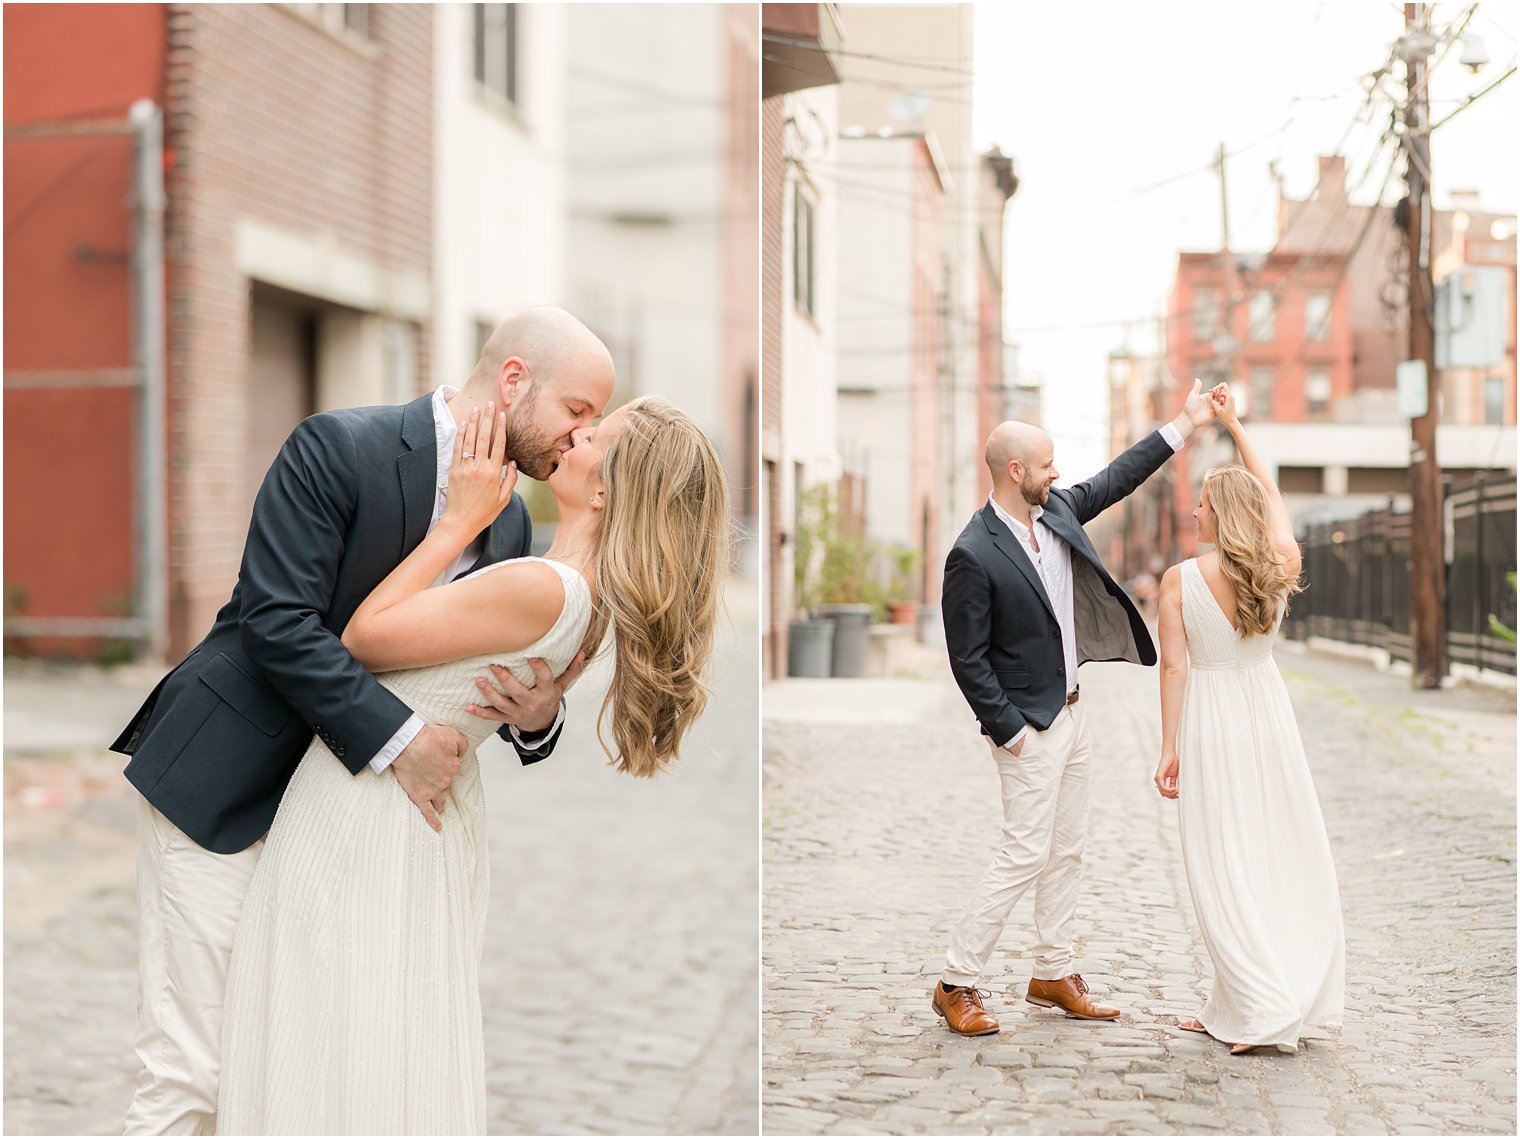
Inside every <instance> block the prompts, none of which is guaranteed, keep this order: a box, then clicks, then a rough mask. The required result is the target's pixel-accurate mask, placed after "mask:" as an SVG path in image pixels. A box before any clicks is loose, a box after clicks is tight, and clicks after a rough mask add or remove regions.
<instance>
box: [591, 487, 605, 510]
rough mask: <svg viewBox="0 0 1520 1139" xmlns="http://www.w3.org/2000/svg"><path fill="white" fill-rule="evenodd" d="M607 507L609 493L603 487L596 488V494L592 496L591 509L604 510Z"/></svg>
mask: <svg viewBox="0 0 1520 1139" xmlns="http://www.w3.org/2000/svg"><path fill="white" fill-rule="evenodd" d="M606 506H607V492H606V490H605V489H603V488H602V487H597V488H596V493H594V494H593V495H592V496H591V509H592V510H604V509H606Z"/></svg>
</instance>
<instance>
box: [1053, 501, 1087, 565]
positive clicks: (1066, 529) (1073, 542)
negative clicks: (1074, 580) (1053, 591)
mask: <svg viewBox="0 0 1520 1139" xmlns="http://www.w3.org/2000/svg"><path fill="white" fill-rule="evenodd" d="M1041 517H1043V518H1044V520H1045V525H1047V526H1049V527H1050V528H1051V529H1052V530H1053V531H1055V533H1056V536H1057V537H1059V538H1060V539H1061V540H1062V541H1063V542H1065V543H1066V544H1067V545H1068V546H1070V547H1071V548H1072V551H1073V552H1074V553H1079V554H1081V555H1082V556H1083V557H1086V556H1087V544H1088V543H1087V532H1086V531H1085V530H1083V529H1082V527H1081V526H1079V525H1077V524H1076V523H1075V522H1073V521H1072V520H1071V519H1069V518H1067V517H1066V515H1065V514H1062V513H1060V512H1058V511H1055V510H1051V509H1050V507H1049V506H1047V507H1046V508H1045V513H1044V514H1043V515H1042V516H1041ZM1088 560H1089V561H1091V560H1092V559H1091V558H1088Z"/></svg>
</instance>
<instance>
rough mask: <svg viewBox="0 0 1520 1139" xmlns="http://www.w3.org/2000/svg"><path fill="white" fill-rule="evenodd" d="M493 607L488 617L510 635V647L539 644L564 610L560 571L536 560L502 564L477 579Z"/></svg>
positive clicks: (489, 609)
mask: <svg viewBox="0 0 1520 1139" xmlns="http://www.w3.org/2000/svg"><path fill="white" fill-rule="evenodd" d="M475 580H476V582H478V584H479V587H480V590H481V593H482V594H483V595H484V596H485V597H486V598H487V599H488V600H489V601H490V602H492V603H493V604H490V605H489V607H488V609H487V613H488V614H489V615H490V617H492V618H494V619H495V620H498V621H500V622H501V623H502V625H503V626H505V627H506V628H505V629H504V631H505V632H510V634H511V636H510V638H509V639H510V640H511V641H512V642H514V646H513V647H517V648H521V647H523V646H525V645H529V644H532V643H533V642H534V641H536V640H538V639H539V638H540V637H542V636H543V635H544V634H545V633H547V632H548V631H549V630H550V629H551V628H553V627H554V622H555V621H557V620H559V615H560V612H561V611H562V610H563V609H564V607H565V582H564V579H563V578H561V577H560V575H559V571H558V570H556V569H555V568H554V567H553V566H552V565H550V564H549V563H548V562H545V561H540V560H538V559H523V560H520V561H511V562H503V563H501V564H500V565H498V566H494V567H492V569H491V570H490V572H488V573H483V574H481V575H480V576H479V577H478V578H477V579H475Z"/></svg>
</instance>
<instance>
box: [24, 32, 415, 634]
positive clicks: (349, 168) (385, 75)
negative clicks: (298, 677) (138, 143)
mask: <svg viewBox="0 0 1520 1139" xmlns="http://www.w3.org/2000/svg"><path fill="white" fill-rule="evenodd" d="M432 27H433V22H432V17H431V14H430V12H429V11H428V10H427V9H426V8H425V7H423V6H415V5H363V4H348V5H343V4H290V5H262V4H261V5H177V4H170V5H130V6H121V7H118V6H109V5H101V6H70V5H57V6H54V5H45V6H35V7H34V6H25V7H7V8H6V10H5V33H6V34H5V63H6V68H5V95H6V100H5V120H6V127H7V142H6V163H5V165H6V180H7V187H6V189H7V194H6V202H5V211H6V226H7V230H10V229H11V228H12V226H14V225H18V224H19V223H18V220H17V219H18V216H19V214H20V212H21V211H23V210H27V209H34V210H35V211H36V212H35V213H34V214H33V215H31V216H30V217H27V218H25V219H22V220H24V221H25V223H26V227H27V228H28V229H29V230H30V233H31V234H32V236H31V237H30V238H29V239H28V240H26V241H21V242H13V241H11V240H9V237H8V240H7V242H6V250H5V279H6V284H7V286H8V287H7V289H6V309H7V311H6V349H5V351H6V359H5V370H6V456H5V468H6V506H7V524H6V559H5V575H6V581H7V587H8V590H12V591H20V592H22V593H24V594H25V605H26V609H25V615H26V616H27V617H30V618H40V619H43V620H46V619H49V618H59V617H77V616H89V615H94V614H107V613H111V612H131V611H135V610H138V609H141V608H143V605H142V598H141V597H138V596H133V594H134V592H140V591H141V590H142V589H152V590H158V591H161V593H162V595H163V596H162V598H161V602H162V611H164V612H166V613H167V618H166V626H167V627H166V628H161V629H155V630H151V633H152V639H153V641H154V643H156V644H158V645H161V646H163V647H164V648H165V649H166V651H167V654H168V655H169V656H171V657H173V656H176V655H178V654H180V653H182V652H184V651H185V650H186V649H188V648H189V646H190V645H192V644H193V643H194V642H195V641H196V640H197V639H199V637H200V636H201V635H202V634H203V633H204V632H205V630H206V629H207V628H208V627H209V626H210V623H211V619H212V617H213V615H214V613H215V611H216V609H217V607H218V606H219V605H221V604H222V602H224V601H225V600H226V598H227V595H228V593H229V591H230V589H231V586H232V584H233V581H234V580H235V577H236V574H237V566H238V559H239V555H240V551H241V549H242V545H243V538H244V533H245V530H246V526H247V521H248V515H249V511H250V509H251V505H252V499H253V494H254V491H255V490H256V488H257V485H258V482H259V480H260V478H261V477H262V474H263V472H264V470H265V468H266V467H267V465H268V463H269V461H270V459H271V458H272V457H273V455H274V452H275V450H276V449H277V448H278V446H279V443H280V441H281V440H282V439H283V438H284V436H285V435H286V434H287V433H288V432H289V430H290V429H291V428H292V427H294V426H295V424H296V423H297V422H299V420H300V419H302V418H303V417H305V416H307V415H309V414H311V413H312V412H314V411H317V410H320V409H322V408H326V407H332V406H343V405H350V404H356V403H373V402H388V401H393V400H396V399H401V398H405V397H406V396H408V395H410V394H414V393H415V392H416V391H420V390H422V388H424V387H425V386H426V385H427V383H428V381H429V377H428V370H427V363H426V362H427V358H428V350H427V349H428V337H429V330H430V329H429V326H430V318H429V311H430V309H429V264H430V260H431V256H432V248H431V246H432V181H431V169H432V167H431V150H432V115H433V103H432V97H431V96H432V87H431V81H432V78H431V77H432ZM140 98H147V99H152V100H153V101H154V102H155V103H157V104H159V105H160V106H162V107H164V109H165V112H166V121H165V134H164V139H165V155H164V166H165V181H166V187H165V188H166V191H167V199H168V206H167V213H166V217H165V224H166V244H165V250H164V262H165V264H164V270H165V273H166V278H167V308H166V329H165V334H166V338H167V367H166V372H167V392H166V403H167V424H166V431H167V454H166V455H163V456H161V457H160V456H151V458H152V459H153V460H154V461H160V462H163V463H164V464H165V465H166V485H167V504H166V508H167V552H166V563H167V571H166V573H164V574H163V575H162V578H161V580H158V581H154V582H143V583H141V585H140V586H139V587H136V588H135V587H134V568H133V566H132V565H131V564H130V557H127V558H124V557H123V551H130V550H131V549H132V540H131V538H130V533H131V532H132V531H133V528H134V526H135V525H138V524H139V523H140V518H141V516H142V514H143V512H144V503H143V499H142V496H143V493H144V490H143V485H142V483H141V480H140V479H139V478H137V477H136V476H134V475H133V473H132V472H131V470H130V469H129V463H128V455H129V454H130V453H131V452H132V449H133V448H134V447H135V446H136V445H137V443H136V442H135V439H136V436H135V433H134V431H133V429H132V425H131V419H130V411H129V407H128V405H129V404H130V403H131V390H132V389H131V388H127V389H125V390H121V389H103V388H102V387H101V386H100V384H99V377H98V376H94V377H93V378H91V379H90V384H91V386H89V387H81V386H78V385H75V386H74V387H72V388H71V389H63V390H60V389H57V388H52V389H48V390H39V389H37V388H36V387H35V386H33V387H23V386H22V385H23V384H26V383H29V382H30V383H33V384H35V381H32V380H28V378H27V376H26V375H25V374H24V373H44V372H45V373H51V374H52V375H53V376H54V378H55V380H56V379H57V378H58V373H59V370H60V369H69V368H82V367H90V368H96V369H98V368H102V367H107V368H120V367H122V366H123V364H124V363H127V362H129V361H130V357H131V351H132V349H131V345H130V344H129V343H128V342H127V337H126V335H125V334H126V329H127V323H126V317H125V314H126V312H127V311H128V297H127V295H126V289H125V286H124V285H123V284H122V283H121V281H120V280H110V281H108V280H107V278H108V277H109V271H110V270H112V269H114V268H116V266H114V265H112V264H111V263H110V258H111V256H115V257H116V258H118V259H119V258H120V257H121V256H122V255H123V254H122V251H123V250H124V248H125V246H126V244H127V243H128V241H129V236H128V234H127V233H126V231H125V229H124V227H122V226H120V225H118V224H117V221H118V219H119V218H121V217H122V216H123V215H122V212H121V206H122V201H123V197H124V185H125V183H124V181H123V179H122V176H121V173H120V171H121V169H122V167H123V163H122V160H121V158H120V156H119V155H112V154H111V153H110V152H109V148H104V149H102V150H101V152H100V154H99V155H98V156H97V157H96V158H94V159H91V160H90V165H89V166H86V167H83V169H82V172H81V173H80V174H79V175H78V178H77V184H78V186H79V187H81V189H80V190H79V191H78V193H79V195H80V196H79V201H78V203H77V205H76V203H75V202H74V201H73V200H72V199H71V201H70V203H69V205H68V206H67V208H54V206H53V204H52V203H51V202H48V201H40V204H36V205H29V204H28V203H29V202H34V201H37V198H36V190H38V189H45V187H46V186H47V185H48V179H49V178H50V177H53V176H60V177H61V175H59V174H58V171H60V170H68V169H70V166H69V163H70V162H73V161H79V162H83V161H84V159H83V157H82V156H81V157H79V158H77V159H76V158H74V157H72V156H71V155H70V154H69V153H67V152H68V151H69V150H70V147H68V146H66V145H64V144H62V143H59V144H58V145H57V146H56V147H55V150H57V151H59V153H57V154H55V155H52V156H49V157H48V158H47V160H46V161H42V160H39V159H37V158H36V157H35V153H34V151H28V150H26V149H24V148H25V147H32V148H36V147H38V146H40V145H41V144H39V143H35V142H27V141H22V140H13V139H12V131H13V128H14V127H16V126H17V125H18V124H26V123H37V122H41V121H45V120H46V121H52V122H58V121H63V120H71V119H77V118H79V117H81V116H87V117H89V118H92V119H99V118H110V117H117V118H120V117H124V116H125V115H126V111H127V108H128V106H129V105H130V104H131V103H132V102H133V101H135V100H137V99H140ZM82 146H83V144H82V143H80V144H76V145H74V147H73V148H72V149H73V150H74V151H79V150H80V149H81V148H82ZM13 186H15V187H17V189H16V190H13ZM26 191H31V192H26ZM106 219H109V226H110V227H111V229H110V232H92V230H91V226H95V227H97V228H98V227H100V226H106V225H107V224H108V222H107V220H106ZM91 242H93V243H95V244H94V245H86V244H85V243H91ZM97 246H98V247H99V248H101V249H104V250H105V251H106V252H105V254H101V255H99V256H91V257H81V256H80V254H79V250H80V249H81V248H96V247H97ZM116 276H117V278H120V276H121V274H120V273H119V272H118V273H117V274H116ZM85 278H88V279H89V282H90V283H86V282H85ZM23 281H31V282H36V288H35V289H28V290H25V292H23V290H22V289H19V288H18V287H17V285H18V283H19V282H23ZM13 298H15V304H16V307H14V308H13V307H12V299H13ZM43 309H46V310H47V311H49V312H51V313H54V316H53V317H51V318H50V319H48V320H39V319H37V318H36V312H37V311H40V310H43ZM13 373H16V374H18V375H20V380H19V382H13V380H14V377H13ZM65 378H66V377H65ZM75 408H81V409H85V410H82V411H81V412H78V413H75V412H74V411H73V409H75ZM70 414H75V415H79V416H82V418H83V419H85V420H87V421H88V424H89V426H88V432H87V434H86V435H85V436H84V437H83V439H82V441H81V443H80V445H78V446H76V447H71V450H74V451H75V452H76V453H78V452H83V453H84V454H85V455H87V456H88V462H87V463H84V464H79V469H78V470H77V471H75V472H71V473H70V474H69V475H67V476H66V477H64V478H63V479H62V480H54V486H55V487H56V489H53V490H50V491H48V492H47V493H46V495H45V496H43V498H44V501H43V502H41V503H37V502H33V503H31V504H30V505H29V504H28V503H27V502H26V501H25V496H26V490H25V488H27V487H28V485H29V484H31V485H34V486H35V484H34V483H33V480H32V478H31V477H29V476H30V475H31V473H32V472H50V471H51V468H52V467H53V466H54V465H56V460H55V459H51V458H50V457H51V456H55V455H56V453H57V447H56V434H57V433H56V427H55V425H56V424H58V423H59V422H60V420H66V419H67V418H68V417H69V415H70ZM34 497H35V495H34ZM32 507H35V508H32ZM60 518H64V519H68V523H67V525H64V526H60V523H59V520H60ZM60 531H67V533H69V534H70V535H74V536H75V537H70V538H68V539H60V537H59V534H60ZM70 644H71V645H72V646H73V648H74V649H75V650H76V651H79V652H85V653H89V652H94V651H97V650H98V648H99V644H98V642H97V641H96V640H94V639H92V638H86V639H83V640H73V641H71V642H70ZM54 647H60V646H56V645H55V646H54Z"/></svg>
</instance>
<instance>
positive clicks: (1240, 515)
mask: <svg viewBox="0 0 1520 1139" xmlns="http://www.w3.org/2000/svg"><path fill="white" fill-rule="evenodd" d="M1203 487H1204V490H1206V491H1207V492H1208V497H1209V509H1210V510H1212V511H1213V512H1214V549H1215V550H1216V551H1217V552H1218V554H1219V568H1220V570H1221V571H1222V572H1223V573H1224V576H1225V577H1227V578H1229V580H1230V584H1231V585H1233V586H1234V587H1235V613H1236V619H1237V620H1236V625H1237V627H1238V628H1239V630H1240V634H1241V636H1243V637H1251V636H1262V635H1265V634H1267V633H1270V632H1271V631H1272V630H1273V628H1274V627H1275V626H1276V624H1277V615H1278V610H1279V608H1282V607H1284V606H1286V604H1287V601H1288V595H1289V594H1292V593H1297V592H1298V591H1299V589H1300V588H1302V587H1301V586H1300V585H1299V583H1298V575H1297V574H1296V573H1294V572H1293V571H1292V570H1291V569H1289V568H1288V562H1287V559H1285V558H1284V557H1283V556H1282V554H1280V553H1278V551H1277V543H1276V541H1275V540H1274V539H1273V537H1272V517H1271V513H1270V511H1269V510H1268V506H1267V490H1266V487H1264V486H1262V485H1261V482H1260V480H1258V479H1257V478H1256V476H1255V475H1253V474H1252V473H1251V472H1250V471H1248V470H1246V469H1245V468H1244V467H1215V468H1213V469H1212V470H1211V471H1209V473H1208V474H1206V475H1204V476H1203Z"/></svg>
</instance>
